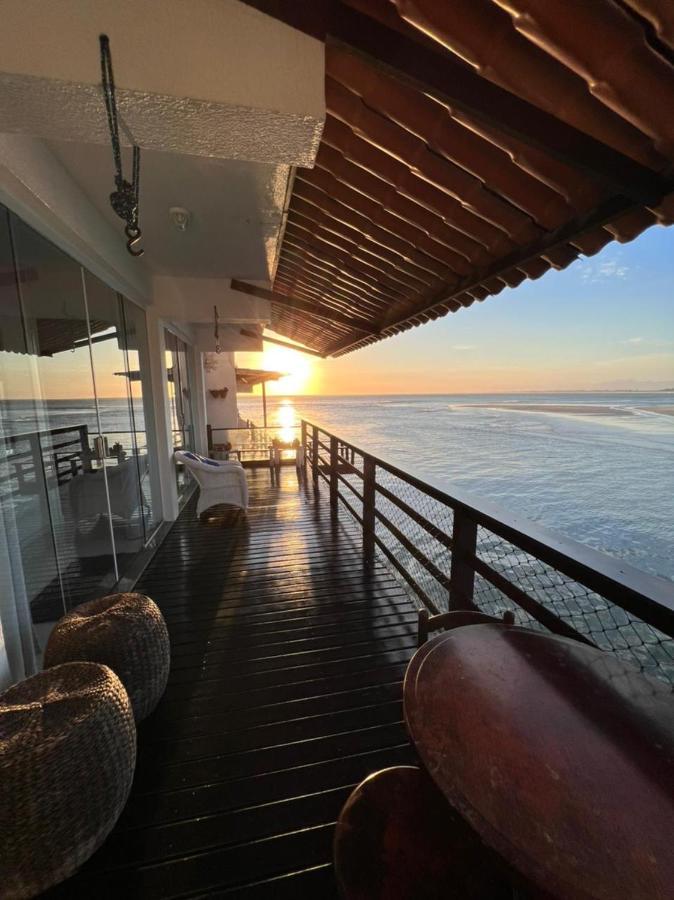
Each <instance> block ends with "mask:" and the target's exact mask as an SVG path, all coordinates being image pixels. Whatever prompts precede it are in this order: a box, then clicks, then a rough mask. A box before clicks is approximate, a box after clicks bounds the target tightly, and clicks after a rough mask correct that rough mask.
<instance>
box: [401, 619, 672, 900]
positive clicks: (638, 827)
mask: <svg viewBox="0 0 674 900" xmlns="http://www.w3.org/2000/svg"><path fill="white" fill-rule="evenodd" d="M404 697H405V716H406V719H407V725H408V729H409V732H410V735H411V737H412V739H413V741H414V743H415V745H416V748H417V751H418V753H419V755H420V757H421V759H422V761H423V763H424V765H425V766H426V768H427V770H428V772H429V774H430V775H431V777H432V778H433V779H434V781H435V782H436V784H437V785H438V787H439V788H440V789H441V790H442V791H443V793H444V794H445V796H446V797H447V798H448V799H449V801H450V802H451V803H452V804H454V805H455V806H456V808H457V809H458V810H459V811H460V812H461V813H462V814H463V815H464V816H465V817H466V818H467V819H468V821H469V822H470V823H471V824H472V825H473V827H474V828H475V829H476V830H477V831H478V833H479V834H480V835H481V836H482V838H483V839H484V840H485V841H486V842H487V843H488V844H490V845H491V846H492V847H494V848H495V849H496V850H497V851H498V852H499V853H500V854H501V855H502V856H503V858H504V859H505V860H506V861H507V862H509V863H510V864H512V865H513V866H514V867H515V868H517V869H518V870H519V871H520V872H521V873H522V874H523V875H524V876H525V877H526V878H528V879H530V880H531V881H532V882H533V883H534V884H535V885H537V886H538V887H539V888H541V889H543V890H546V891H548V892H549V893H550V894H551V896H553V897H559V898H564V900H572V898H583V900H587V898H606V900H617V898H630V900H640V898H644V900H645V898H648V900H655V898H668V900H671V898H672V897H673V896H674V849H673V846H674V845H673V838H674V697H673V696H672V693H671V691H670V689H669V687H668V686H667V685H664V684H659V683H657V682H654V681H652V680H650V679H647V678H645V677H643V676H642V675H641V674H640V673H639V672H638V671H637V670H636V669H635V668H634V667H632V666H631V665H630V664H628V663H626V662H623V661H621V660H620V659H619V658H618V657H616V656H615V655H613V654H609V653H603V652H602V651H600V650H596V649H594V648H593V647H589V646H587V645H584V644H581V643H579V642H576V641H572V640H568V639H566V638H558V637H555V636H552V635H546V634H541V633H538V632H535V631H530V630H528V629H523V628H514V627H507V626H504V625H468V626H464V627H462V628H456V629H454V630H452V631H449V632H447V633H444V634H442V635H440V636H439V637H437V638H435V639H434V640H431V641H429V642H428V643H427V644H425V645H424V646H423V647H422V648H421V649H420V650H419V651H418V652H417V653H416V655H415V656H414V658H413V659H412V661H411V662H410V665H409V667H408V669H407V674H406V676H405V689H404Z"/></svg>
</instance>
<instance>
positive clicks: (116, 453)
mask: <svg viewBox="0 0 674 900" xmlns="http://www.w3.org/2000/svg"><path fill="white" fill-rule="evenodd" d="M84 283H85V288H86V294H85V297H86V304H87V311H88V314H89V327H90V334H91V357H92V362H93V369H94V384H95V389H96V399H97V405H98V420H99V423H100V434H101V437H102V441H100V442H98V443H97V445H96V447H95V450H96V452H95V454H94V456H93V458H92V462H91V466H92V468H93V469H95V471H96V476H97V477H90V478H88V479H85V480H82V481H81V482H80V491H79V495H78V509H79V512H80V515H88V514H90V513H92V514H93V513H95V511H96V509H97V508H98V507H99V505H100V504H101V503H102V504H103V505H105V503H106V500H107V502H108V503H109V506H110V514H109V517H108V518H107V525H108V528H109V530H111V531H112V534H113V536H114V545H115V554H116V561H117V571H118V573H119V575H120V576H121V575H122V574H124V572H125V571H126V569H127V566H128V565H129V564H130V562H131V561H132V560H133V558H134V557H135V555H136V554H137V553H138V552H139V550H141V549H142V547H143V545H144V543H145V508H146V506H147V508H148V510H149V504H148V502H147V499H146V494H145V493H144V492H143V490H142V488H141V483H142V481H143V480H145V481H147V466H148V457H147V452H143V454H142V456H141V454H140V451H139V447H138V434H137V432H136V426H135V418H136V416H135V410H134V405H133V396H132V392H131V384H132V379H134V378H136V377H138V376H139V372H138V370H137V369H135V370H132V369H131V368H130V363H129V355H128V352H127V349H126V348H127V343H128V338H127V334H126V322H125V316H124V308H123V303H122V298H121V297H120V296H119V294H117V293H116V291H113V290H112V289H111V288H109V287H108V286H107V285H105V284H103V282H102V281H99V279H98V278H95V277H94V276H93V275H91V274H90V273H88V272H87V273H85V275H84ZM103 475H105V477H103ZM106 492H107V493H106ZM98 493H100V497H99V496H98Z"/></svg>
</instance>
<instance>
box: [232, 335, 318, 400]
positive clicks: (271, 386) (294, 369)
mask: <svg viewBox="0 0 674 900" xmlns="http://www.w3.org/2000/svg"><path fill="white" fill-rule="evenodd" d="M241 355H242V354H241ZM256 355H257V358H258V362H257V363H256V365H257V366H259V368H261V369H270V370H271V371H272V372H285V373H287V374H286V375H284V377H283V378H279V380H278V381H271V382H269V383H268V384H267V393H268V394H276V395H278V394H283V395H285V394H310V393H313V390H312V388H313V375H314V371H313V369H314V367H313V360H312V357H310V356H308V355H307V354H306V353H298V351H297V350H287V349H286V348H285V347H276V346H275V345H274V344H265V347H264V352H263V353H262V354H261V356H260V355H259V354H256ZM238 359H239V354H237V362H238Z"/></svg>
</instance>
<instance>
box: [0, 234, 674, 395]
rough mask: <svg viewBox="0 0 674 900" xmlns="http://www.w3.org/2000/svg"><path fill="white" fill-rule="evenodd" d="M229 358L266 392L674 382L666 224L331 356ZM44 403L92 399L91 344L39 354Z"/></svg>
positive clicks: (101, 359) (25, 387) (99, 361)
mask: <svg viewBox="0 0 674 900" xmlns="http://www.w3.org/2000/svg"><path fill="white" fill-rule="evenodd" d="M3 356H5V357H8V358H6V359H5V365H4V369H3V384H2V385H1V387H2V393H3V395H4V396H5V397H7V398H11V397H25V396H30V393H31V391H30V384H31V376H30V374H29V372H28V368H30V366H29V361H30V358H29V357H27V356H23V355H21V354H10V355H7V354H3ZM94 356H95V362H96V369H97V388H98V393H99V396H101V397H116V396H117V397H119V396H123V395H124V391H125V389H126V383H125V379H124V378H123V377H120V376H115V375H114V372H118V371H120V370H123V369H124V368H125V365H124V356H123V354H122V352H121V351H120V350H119V348H118V346H117V342H116V341H110V342H108V343H99V344H96V345H95V346H94ZM236 361H237V365H240V366H249V367H253V368H266V369H273V370H276V371H283V372H288V373H289V376H288V377H286V378H283V379H281V380H280V381H279V382H278V383H277V384H271V385H270V386H269V393H271V394H274V393H276V394H278V395H286V396H287V395H301V394H323V395H326V394H385V393H392V394H399V393H410V394H424V393H494V392H499V391H501V392H510V391H556V390H571V391H573V390H639V389H643V390H659V389H662V388H666V387H674V227H670V228H662V227H658V226H655V227H653V228H651V229H649V230H648V231H646V232H644V234H642V235H641V236H640V237H639V238H637V239H636V240H635V241H633V242H632V243H630V244H618V243H616V242H613V243H612V244H609V245H608V246H607V247H606V248H605V249H604V250H603V251H602V252H601V253H598V254H597V255H596V256H593V257H589V258H586V257H582V258H581V259H579V260H578V261H576V262H575V263H573V264H572V265H571V266H570V267H569V268H568V269H566V270H564V271H562V272H557V271H554V270H551V271H550V272H548V273H547V274H546V275H544V276H543V277H542V278H540V279H538V280H536V281H529V280H527V281H525V282H523V283H522V284H521V285H520V286H519V287H517V288H515V289H512V290H511V289H505V290H503V291H502V292H501V293H500V294H498V295H497V296H495V297H488V298H487V299H486V300H485V301H484V302H482V303H474V304H473V306H471V307H469V308H467V309H462V310H460V311H459V312H458V313H454V314H450V315H448V316H446V317H445V318H444V319H439V320H437V321H435V322H431V323H429V324H427V325H423V326H421V327H418V328H414V329H411V330H410V331H408V332H405V333H404V334H402V335H397V336H396V337H393V338H388V339H387V340H384V341H381V342H379V343H378V344H375V345H374V346H372V347H368V348H366V349H364V350H359V351H356V352H354V353H350V354H347V355H346V356H343V357H340V358H338V359H328V360H321V359H317V358H316V357H312V356H308V355H306V354H301V353H296V352H294V351H286V350H283V349H281V348H279V347H276V346H274V345H272V344H266V345H265V350H264V352H263V353H237V355H236ZM39 367H40V381H41V383H42V390H43V395H44V396H45V397H46V398H48V399H71V398H77V397H89V396H91V391H92V387H91V370H90V362H89V352H88V349H87V348H84V347H83V348H81V349H78V350H77V351H75V352H74V353H70V352H67V353H59V354H57V355H56V356H55V357H54V358H53V359H41V360H40V363H39Z"/></svg>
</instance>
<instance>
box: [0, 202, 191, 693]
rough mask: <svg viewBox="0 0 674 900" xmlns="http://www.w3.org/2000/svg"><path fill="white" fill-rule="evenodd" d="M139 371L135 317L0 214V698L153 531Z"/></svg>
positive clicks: (148, 409) (143, 381)
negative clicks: (54, 631) (70, 613)
mask: <svg viewBox="0 0 674 900" xmlns="http://www.w3.org/2000/svg"><path fill="white" fill-rule="evenodd" d="M176 366H177V367H179V366H180V362H179V361H177V362H176ZM149 372H150V365H149V359H148V347H147V332H146V324H145V314H144V312H143V311H142V310H141V309H139V308H138V307H136V306H134V305H133V304H132V303H130V302H128V301H127V300H125V299H123V298H122V297H121V296H120V295H119V294H117V293H116V292H115V291H113V290H111V289H110V288H108V287H107V286H106V285H105V284H103V283H102V282H101V281H99V280H98V279H97V278H95V277H94V276H93V275H90V274H89V273H86V272H85V271H84V270H83V269H82V268H81V267H80V266H79V265H78V264H77V263H76V262H74V261H73V260H71V259H70V258H69V257H68V256H66V255H65V254H64V253H62V252H61V251H60V250H58V249H57V248H56V247H54V246H52V245H51V244H50V243H49V242H48V241H46V240H45V239H44V238H42V237H40V235H38V234H37V233H35V232H34V231H33V230H32V229H30V228H29V227H28V226H27V225H25V224H24V223H22V222H21V221H20V220H19V219H17V218H16V217H15V216H13V215H11V214H10V213H8V212H7V210H5V209H4V208H3V207H2V206H0V689H1V688H2V687H4V686H5V685H6V684H8V683H11V682H12V681H16V680H18V679H19V678H22V677H24V676H26V675H28V674H31V672H32V671H34V670H35V667H36V666H38V665H39V663H40V655H41V652H42V650H43V648H44V646H45V643H46V640H47V637H48V634H49V631H50V630H51V627H52V625H53V623H54V622H55V621H56V620H57V619H59V618H60V617H61V616H62V615H63V614H64V613H65V612H66V611H67V610H69V609H71V608H72V607H73V606H75V605H77V604H78V603H82V602H84V601H85V600H89V599H92V598H94V597H97V596H101V595H102V594H105V593H108V592H109V591H110V590H111V589H112V588H113V587H114V585H115V584H116V582H117V581H118V580H119V578H120V577H121V576H122V575H123V574H125V572H127V571H129V565H130V563H131V561H132V560H133V559H135V556H136V554H137V553H138V551H139V550H141V549H142V548H143V547H144V546H145V544H146V543H147V541H148V540H149V538H150V537H151V536H152V534H153V532H154V530H155V529H156V527H157V525H158V524H159V523H158V521H157V520H156V515H155V513H154V505H153V494H152V490H151V485H150V474H151V475H152V478H153V479H156V477H157V476H156V470H155V468H154V467H152V469H151V467H150V464H149V460H150V453H149V450H148V446H149V445H151V446H152V459H156V444H155V437H154V433H153V432H152V428H151V423H152V406H151V402H150V400H151V390H150V384H149V381H148V379H149ZM181 422H182V425H181V427H183V428H184V429H186V433H188V434H189V433H191V418H189V419H188V418H186V416H185V415H184V414H183V416H182V419H181ZM146 423H148V424H147V426H146Z"/></svg>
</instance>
